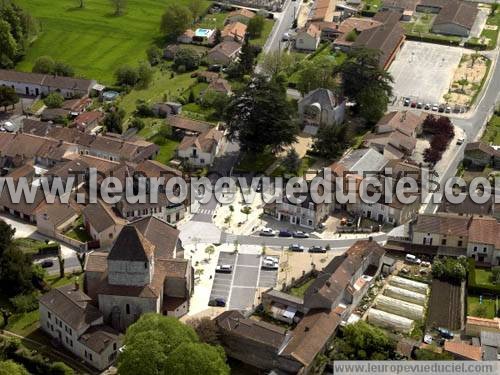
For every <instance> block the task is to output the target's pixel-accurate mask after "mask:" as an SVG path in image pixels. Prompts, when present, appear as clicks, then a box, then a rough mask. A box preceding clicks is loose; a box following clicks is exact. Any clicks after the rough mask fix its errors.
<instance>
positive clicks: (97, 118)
mask: <svg viewBox="0 0 500 375" xmlns="http://www.w3.org/2000/svg"><path fill="white" fill-rule="evenodd" d="M102 120H104V113H102V112H100V111H90V112H82V113H80V114H79V115H78V116H76V118H75V119H74V120H73V125H74V126H76V128H77V129H78V130H80V131H82V132H84V131H87V132H90V131H91V130H92V129H94V128H95V127H96V126H99V125H100V124H101V122H102Z"/></svg>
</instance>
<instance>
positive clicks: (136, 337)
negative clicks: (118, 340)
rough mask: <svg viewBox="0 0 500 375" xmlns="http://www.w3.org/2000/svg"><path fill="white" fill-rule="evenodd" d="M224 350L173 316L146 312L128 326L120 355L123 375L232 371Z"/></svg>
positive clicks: (223, 374)
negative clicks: (197, 334) (203, 340)
mask: <svg viewBox="0 0 500 375" xmlns="http://www.w3.org/2000/svg"><path fill="white" fill-rule="evenodd" d="M225 360H226V358H225V355H224V351H223V350H222V348H220V347H214V346H210V345H208V344H203V343H200V342H199V339H198V337H197V336H196V333H195V331H194V330H193V329H192V328H191V327H189V326H187V325H185V324H183V323H181V322H179V321H178V320H177V319H175V318H173V317H166V316H163V315H159V314H151V313H150V314H144V315H142V316H141V318H140V319H139V320H138V321H137V322H136V323H134V324H133V325H131V326H130V327H129V328H128V329H127V333H126V335H125V350H124V351H123V353H122V354H121V355H120V357H119V358H118V370H119V373H120V374H122V375H129V374H130V375H132V374H134V375H135V374H143V375H149V374H151V375H153V374H206V375H211V374H213V375H225V374H229V367H228V366H227V365H226V363H225Z"/></svg>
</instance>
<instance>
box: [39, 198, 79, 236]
mask: <svg viewBox="0 0 500 375" xmlns="http://www.w3.org/2000/svg"><path fill="white" fill-rule="evenodd" d="M35 214H36V229H37V231H38V232H40V233H42V234H44V235H46V236H49V237H56V234H59V233H63V232H64V231H65V230H66V229H67V228H69V227H70V226H71V225H72V224H73V223H74V222H75V221H76V220H77V219H78V217H79V216H80V207H79V206H78V205H77V204H76V203H75V202H74V201H72V200H71V198H70V200H69V202H68V203H62V202H61V199H60V198H58V197H56V198H55V200H54V203H47V202H45V201H43V202H42V203H41V204H40V206H38V207H37V209H36V211H35Z"/></svg>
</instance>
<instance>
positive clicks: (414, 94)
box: [389, 41, 463, 104]
mask: <svg viewBox="0 0 500 375" xmlns="http://www.w3.org/2000/svg"><path fill="white" fill-rule="evenodd" d="M462 54H463V49H462V48H459V47H450V46H443V45H439V44H431V43H421V42H413V41H406V42H405V44H404V45H403V48H402V49H401V51H400V52H399V54H398V56H397V57H396V60H394V62H393V63H392V65H391V66H390V68H389V73H391V74H392V76H393V78H394V83H393V91H394V93H393V94H394V96H397V98H398V100H399V99H400V98H401V97H411V98H412V99H415V100H418V101H421V102H423V103H431V104H432V103H442V102H443V95H444V94H446V93H447V92H448V89H449V87H450V84H451V83H452V82H451V81H452V79H453V74H454V72H455V69H456V68H457V67H458V64H459V63H460V59H461V58H462ZM400 104H402V103H400Z"/></svg>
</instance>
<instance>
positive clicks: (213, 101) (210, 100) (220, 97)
mask: <svg viewBox="0 0 500 375" xmlns="http://www.w3.org/2000/svg"><path fill="white" fill-rule="evenodd" d="M228 102H229V97H228V96H227V95H226V94H224V93H222V92H218V91H215V90H211V89H209V90H206V91H205V92H204V93H203V96H202V97H201V99H200V105H201V107H202V108H212V109H214V112H215V115H216V116H222V115H223V113H224V109H225V108H226V106H227V103H228Z"/></svg>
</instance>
